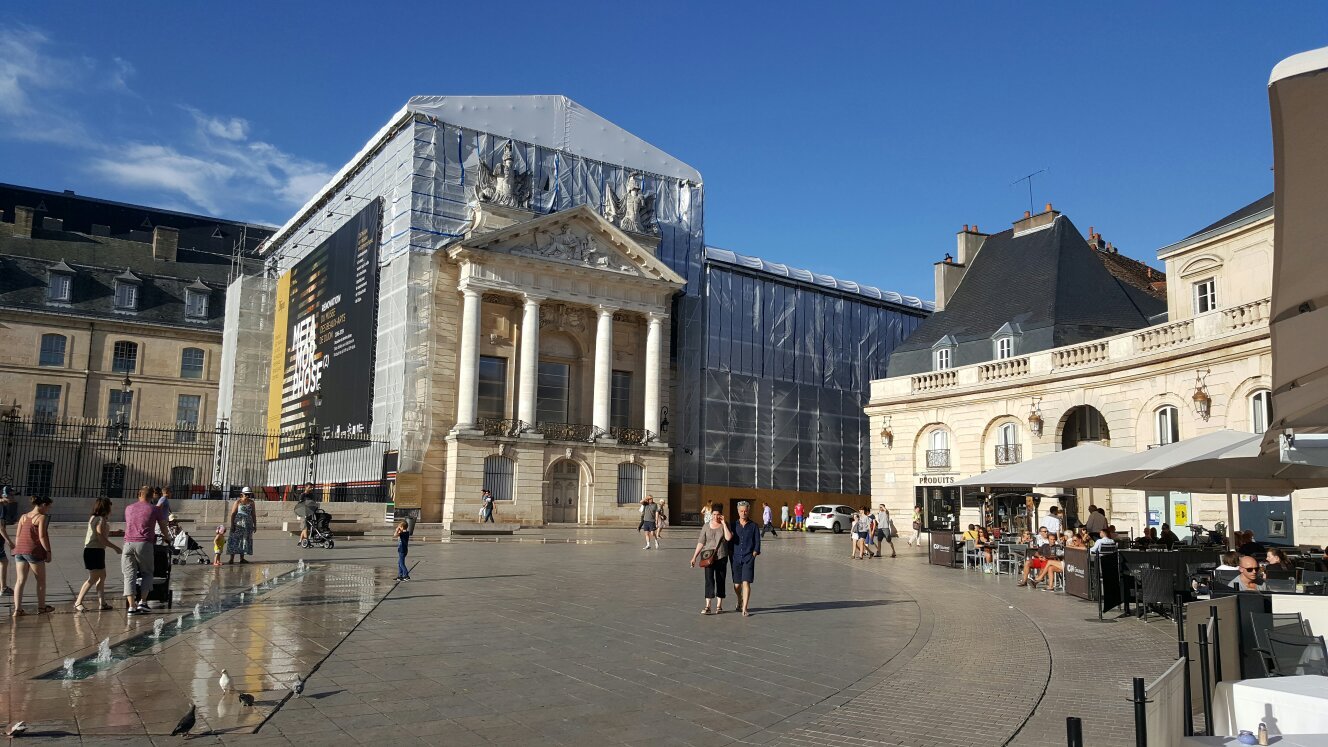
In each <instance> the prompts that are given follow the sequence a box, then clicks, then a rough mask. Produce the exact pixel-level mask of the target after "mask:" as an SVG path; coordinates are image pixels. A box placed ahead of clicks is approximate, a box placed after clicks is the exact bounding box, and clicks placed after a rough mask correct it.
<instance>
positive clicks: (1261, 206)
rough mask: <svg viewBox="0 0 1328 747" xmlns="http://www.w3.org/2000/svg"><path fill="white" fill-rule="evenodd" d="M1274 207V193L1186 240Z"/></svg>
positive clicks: (1221, 219) (1200, 230)
mask: <svg viewBox="0 0 1328 747" xmlns="http://www.w3.org/2000/svg"><path fill="white" fill-rule="evenodd" d="M1272 207H1273V193H1272V192H1269V193H1268V194H1266V195H1264V196H1263V197H1260V198H1259V199H1257V200H1255V201H1254V202H1251V203H1250V204H1248V205H1246V206H1245V207H1243V208H1241V209H1239V210H1237V211H1236V212H1234V213H1232V214H1231V215H1226V216H1223V217H1222V218H1219V219H1218V220H1216V221H1214V222H1212V223H1210V224H1209V225H1207V226H1204V227H1203V228H1200V229H1199V230H1198V231H1195V232H1194V233H1192V234H1190V235H1189V236H1186V237H1185V238H1186V239H1192V238H1194V237H1195V236H1198V235H1200V234H1205V233H1208V232H1209V231H1212V230H1214V229H1217V228H1221V227H1222V226H1226V225H1230V224H1232V223H1237V222H1239V221H1241V220H1244V219H1245V218H1249V217H1250V216H1253V215H1257V214H1259V213H1262V212H1263V211H1265V210H1271V209H1272ZM1183 240H1184V239H1182V241H1183Z"/></svg>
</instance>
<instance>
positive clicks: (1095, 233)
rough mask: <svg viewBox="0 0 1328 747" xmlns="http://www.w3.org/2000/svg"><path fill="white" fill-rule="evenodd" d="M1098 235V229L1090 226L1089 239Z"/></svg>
mask: <svg viewBox="0 0 1328 747" xmlns="http://www.w3.org/2000/svg"><path fill="white" fill-rule="evenodd" d="M1096 235H1097V229H1096V228H1093V227H1092V226H1089V227H1088V237H1089V238H1092V237H1094V236H1096Z"/></svg>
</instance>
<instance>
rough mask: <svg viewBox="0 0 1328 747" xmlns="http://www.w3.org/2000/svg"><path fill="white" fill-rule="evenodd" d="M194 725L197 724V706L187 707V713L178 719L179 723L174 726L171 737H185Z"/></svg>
mask: <svg viewBox="0 0 1328 747" xmlns="http://www.w3.org/2000/svg"><path fill="white" fill-rule="evenodd" d="M196 723H198V706H195V705H191V706H189V712H188V713H186V714H185V715H184V718H182V719H180V723H178V724H176V725H175V731H173V732H171V736H173V737H178V736H180V735H181V734H184V735H186V736H187V735H188V734H189V731H190V730H191V729H193V728H194V724H196Z"/></svg>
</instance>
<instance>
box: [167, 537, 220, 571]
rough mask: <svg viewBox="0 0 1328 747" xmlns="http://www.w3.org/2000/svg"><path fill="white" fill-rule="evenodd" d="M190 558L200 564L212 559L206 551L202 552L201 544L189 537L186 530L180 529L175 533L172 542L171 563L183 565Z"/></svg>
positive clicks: (209, 561) (205, 563)
mask: <svg viewBox="0 0 1328 747" xmlns="http://www.w3.org/2000/svg"><path fill="white" fill-rule="evenodd" d="M191 558H192V559H195V560H197V561H198V562H199V563H200V564H201V565H207V564H208V563H211V562H212V559H211V558H209V557H208V556H207V553H205V552H203V548H202V546H200V545H199V544H198V542H196V541H194V538H193V537H190V536H189V533H188V532H186V531H184V530H180V531H178V532H176V533H175V541H174V542H173V543H172V547H171V563H172V564H174V565H184V564H186V563H188V562H189V560H190V559H191Z"/></svg>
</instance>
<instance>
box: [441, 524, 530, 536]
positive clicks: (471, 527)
mask: <svg viewBox="0 0 1328 747" xmlns="http://www.w3.org/2000/svg"><path fill="white" fill-rule="evenodd" d="M520 528H521V525H520V524H503V523H498V522H494V523H492V524H489V523H484V524H481V523H479V522H469V521H467V522H462V521H454V522H452V529H451V533H452V534H453V535H456V536H474V535H494V534H515V533H516V530H518V529H520Z"/></svg>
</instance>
